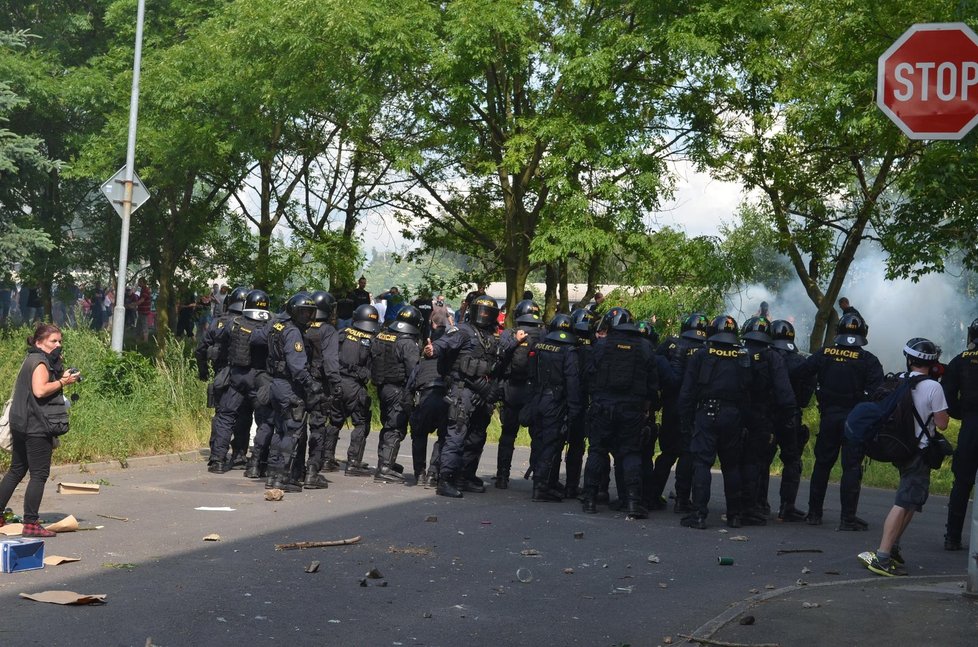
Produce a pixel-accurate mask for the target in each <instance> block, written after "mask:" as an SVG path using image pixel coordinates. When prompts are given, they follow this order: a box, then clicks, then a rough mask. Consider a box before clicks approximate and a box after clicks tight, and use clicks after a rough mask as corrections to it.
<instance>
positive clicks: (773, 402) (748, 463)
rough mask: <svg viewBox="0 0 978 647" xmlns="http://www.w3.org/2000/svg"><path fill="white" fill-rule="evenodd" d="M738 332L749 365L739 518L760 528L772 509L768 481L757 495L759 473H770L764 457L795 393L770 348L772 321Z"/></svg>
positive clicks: (757, 320) (756, 321)
mask: <svg viewBox="0 0 978 647" xmlns="http://www.w3.org/2000/svg"><path fill="white" fill-rule="evenodd" d="M741 332H742V338H743V343H744V347H745V348H746V349H747V352H748V354H749V355H750V365H751V374H750V382H749V384H748V391H749V396H748V397H749V406H748V408H747V420H746V422H747V437H746V439H745V445H744V451H743V453H742V454H741V457H740V478H741V487H742V488H743V500H742V502H741V515H742V516H741V519H742V523H743V525H745V526H763V525H765V524H766V523H767V517H768V515H769V514H770V512H771V509H770V506H769V505H768V502H767V479H763V481H764V492H763V496H762V493H761V492H760V484H761V481H762V478H761V472H762V470H765V471H766V472H768V473H769V472H770V462H769V461H768V460H767V456H769V455H770V454H771V453H772V449H771V448H772V447H775V446H776V444H775V438H776V436H781V435H782V434H781V433H780V430H782V429H784V428H785V427H786V426H787V424H788V421H789V420H791V418H792V416H793V414H794V411H795V394H794V392H793V391H792V390H791V380H790V379H789V377H788V369H787V367H786V366H785V363H784V359H783V358H782V357H781V355H779V354H778V353H776V352H775V351H774V350H773V349H772V348H771V343H772V342H773V340H772V339H771V334H770V332H771V322H769V321H768V320H767V319H766V318H765V317H751V318H750V319H748V320H747V321H745V322H744V327H743V329H742V331H741ZM728 521H729V519H728ZM733 525H736V524H735V523H734V524H733Z"/></svg>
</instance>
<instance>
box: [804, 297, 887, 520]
mask: <svg viewBox="0 0 978 647" xmlns="http://www.w3.org/2000/svg"><path fill="white" fill-rule="evenodd" d="M868 332H869V326H867V325H866V322H865V321H864V320H863V318H862V316H861V315H859V314H858V313H848V314H844V315H842V318H841V319H839V323H838V325H837V326H836V337H835V344H834V345H832V346H823V347H822V348H820V349H818V350H817V351H816V352H814V353H812V355H811V356H809V357H808V358H807V359H806V360H805V363H804V364H801V365H799V366H798V368H797V369H795V371H796V372H797V374H798V377H799V378H804V377H806V376H815V378H816V380H817V384H818V387H817V391H816V398H817V399H818V412H819V425H818V437H817V438H816V439H815V448H814V450H815V467H814V468H813V469H812V476H811V480H810V483H809V492H808V516H807V517H806V519H805V520H806V521H807V523H808V524H809V525H813V526H818V525H821V523H822V505H823V503H824V502H825V492H826V489H827V487H828V482H829V473H830V472H831V471H832V467H833V466H834V465H835V462H836V460H838V458H839V452H840V450H841V452H842V482H841V483H840V487H839V497H840V499H841V504H842V519H841V521H840V523H839V530H867V529H868V528H869V525H868V524H867V523H866V522H865V521H863V520H862V519H860V518H859V517H857V516H856V508H857V506H858V504H859V490H860V485H861V482H862V460H863V452H862V446H861V445H860V444H858V443H850V442H847V441H846V440H845V434H844V431H845V422H846V417H847V416H848V415H849V411H851V410H852V408H853V407H854V406H855V405H856V404H858V403H859V402H862V401H863V400H865V399H866V398H867V397H868V396H869V395H871V394H872V393H873V392H874V391H875V390H876V389H878V388H879V387H880V385H882V384H883V367H882V366H881V365H880V361H879V360H878V359H877V358H876V356H875V355H873V354H872V353H870V352H869V351H867V350H865V349H863V348H862V347H863V346H865V345H866V335H867V334H868Z"/></svg>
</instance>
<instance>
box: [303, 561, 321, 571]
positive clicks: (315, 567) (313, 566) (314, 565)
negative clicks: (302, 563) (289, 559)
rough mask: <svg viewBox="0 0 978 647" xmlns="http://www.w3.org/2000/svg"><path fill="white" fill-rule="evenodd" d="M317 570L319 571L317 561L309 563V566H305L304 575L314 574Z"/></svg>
mask: <svg viewBox="0 0 978 647" xmlns="http://www.w3.org/2000/svg"><path fill="white" fill-rule="evenodd" d="M318 570H319V562H317V561H313V562H310V563H309V566H306V573H315V572H317V571H318Z"/></svg>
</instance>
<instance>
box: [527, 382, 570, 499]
mask: <svg viewBox="0 0 978 647" xmlns="http://www.w3.org/2000/svg"><path fill="white" fill-rule="evenodd" d="M535 406H536V408H535V410H534V412H533V420H534V425H533V437H532V438H531V441H530V442H531V453H532V459H533V463H532V464H531V467H533V484H534V485H538V486H539V485H546V486H554V485H556V484H557V482H558V480H559V479H560V450H561V448H562V447H563V446H564V437H565V435H566V432H567V422H566V421H567V402H566V400H565V399H564V397H563V395H562V394H557V393H554V392H553V391H544V392H543V393H541V394H540V397H539V398H538V399H537V401H536V405H535Z"/></svg>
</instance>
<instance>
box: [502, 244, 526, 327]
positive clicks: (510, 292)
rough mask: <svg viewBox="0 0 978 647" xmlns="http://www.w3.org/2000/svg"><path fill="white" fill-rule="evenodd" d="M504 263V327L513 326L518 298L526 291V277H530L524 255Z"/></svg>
mask: <svg viewBox="0 0 978 647" xmlns="http://www.w3.org/2000/svg"><path fill="white" fill-rule="evenodd" d="M509 260H510V262H508V263H506V272H505V273H506V325H507V326H510V327H511V326H512V325H513V312H514V311H515V310H516V304H517V303H519V297H521V296H522V295H523V290H525V289H526V277H527V276H529V275H530V259H529V256H528V255H526V254H522V255H517V256H516V257H515V258H512V259H509Z"/></svg>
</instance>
